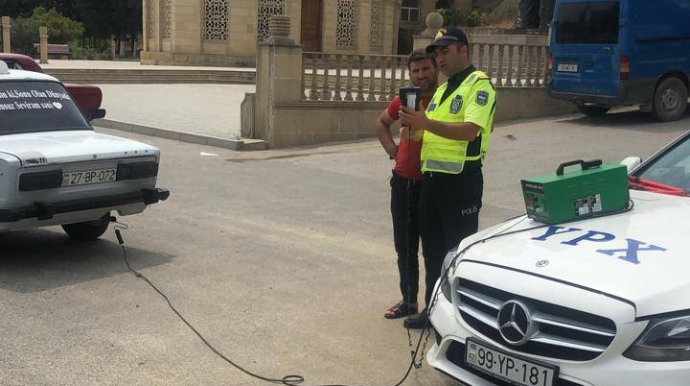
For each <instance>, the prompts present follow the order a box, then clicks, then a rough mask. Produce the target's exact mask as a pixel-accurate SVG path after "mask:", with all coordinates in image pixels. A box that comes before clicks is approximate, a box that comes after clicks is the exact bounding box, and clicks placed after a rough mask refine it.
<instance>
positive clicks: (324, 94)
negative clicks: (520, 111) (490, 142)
mask: <svg viewBox="0 0 690 386" xmlns="http://www.w3.org/2000/svg"><path fill="white" fill-rule="evenodd" d="M470 53H471V56H472V63H474V65H475V66H477V68H479V69H481V70H482V71H484V72H486V73H487V75H489V77H490V78H491V80H492V82H493V83H494V85H496V87H502V88H508V87H546V74H547V64H548V47H546V46H533V45H515V44H474V45H472V46H471V48H470ZM302 67H303V76H302V99H303V100H309V101H369V102H371V101H379V102H381V101H389V100H391V99H392V98H393V97H394V96H395V95H396V93H397V91H398V89H399V88H400V87H404V86H407V85H408V84H409V75H408V72H407V57H406V56H388V55H344V54H329V53H316V52H305V53H303V54H302Z"/></svg>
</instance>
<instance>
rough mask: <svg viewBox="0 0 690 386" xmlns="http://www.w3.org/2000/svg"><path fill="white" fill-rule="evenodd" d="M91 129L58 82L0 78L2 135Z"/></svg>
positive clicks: (0, 123)
mask: <svg viewBox="0 0 690 386" xmlns="http://www.w3.org/2000/svg"><path fill="white" fill-rule="evenodd" d="M64 130H91V126H90V125H89V123H88V122H87V121H86V119H85V118H84V116H83V115H82V114H81V112H80V111H79V109H78V108H77V106H76V105H75V104H74V102H73V101H72V98H71V97H70V95H69V93H68V92H67V90H65V88H64V87H63V86H62V85H61V84H60V83H56V82H46V81H7V82H0V135H7V134H19V133H33V132H40V131H64Z"/></svg>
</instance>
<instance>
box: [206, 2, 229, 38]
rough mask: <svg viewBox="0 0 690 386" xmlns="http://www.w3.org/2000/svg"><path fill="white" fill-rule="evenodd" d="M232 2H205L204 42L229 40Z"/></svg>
mask: <svg viewBox="0 0 690 386" xmlns="http://www.w3.org/2000/svg"><path fill="white" fill-rule="evenodd" d="M229 15H230V0H204V40H205V41H225V40H228V24H229V19H230V16H229Z"/></svg>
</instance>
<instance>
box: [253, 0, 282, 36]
mask: <svg viewBox="0 0 690 386" xmlns="http://www.w3.org/2000/svg"><path fill="white" fill-rule="evenodd" d="M284 14H285V0H259V20H258V26H257V40H258V41H259V42H262V41H264V40H266V39H268V38H269V37H270V36H271V31H270V30H269V27H270V24H271V17H272V16H273V15H284Z"/></svg>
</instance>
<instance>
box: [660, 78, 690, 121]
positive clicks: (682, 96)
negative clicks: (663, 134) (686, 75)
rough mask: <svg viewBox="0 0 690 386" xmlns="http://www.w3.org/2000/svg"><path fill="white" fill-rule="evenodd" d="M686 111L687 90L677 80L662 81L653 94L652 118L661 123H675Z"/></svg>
mask: <svg viewBox="0 0 690 386" xmlns="http://www.w3.org/2000/svg"><path fill="white" fill-rule="evenodd" d="M687 109H688V88H687V87H685V84H684V83H683V82H682V81H681V80H680V79H678V78H667V79H664V80H663V81H662V82H661V83H660V84H659V86H657V88H656V91H655V92H654V106H653V107H652V116H654V118H655V119H657V120H659V121H661V122H671V121H677V120H679V119H680V118H681V117H683V115H685V111H686V110H687Z"/></svg>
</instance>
